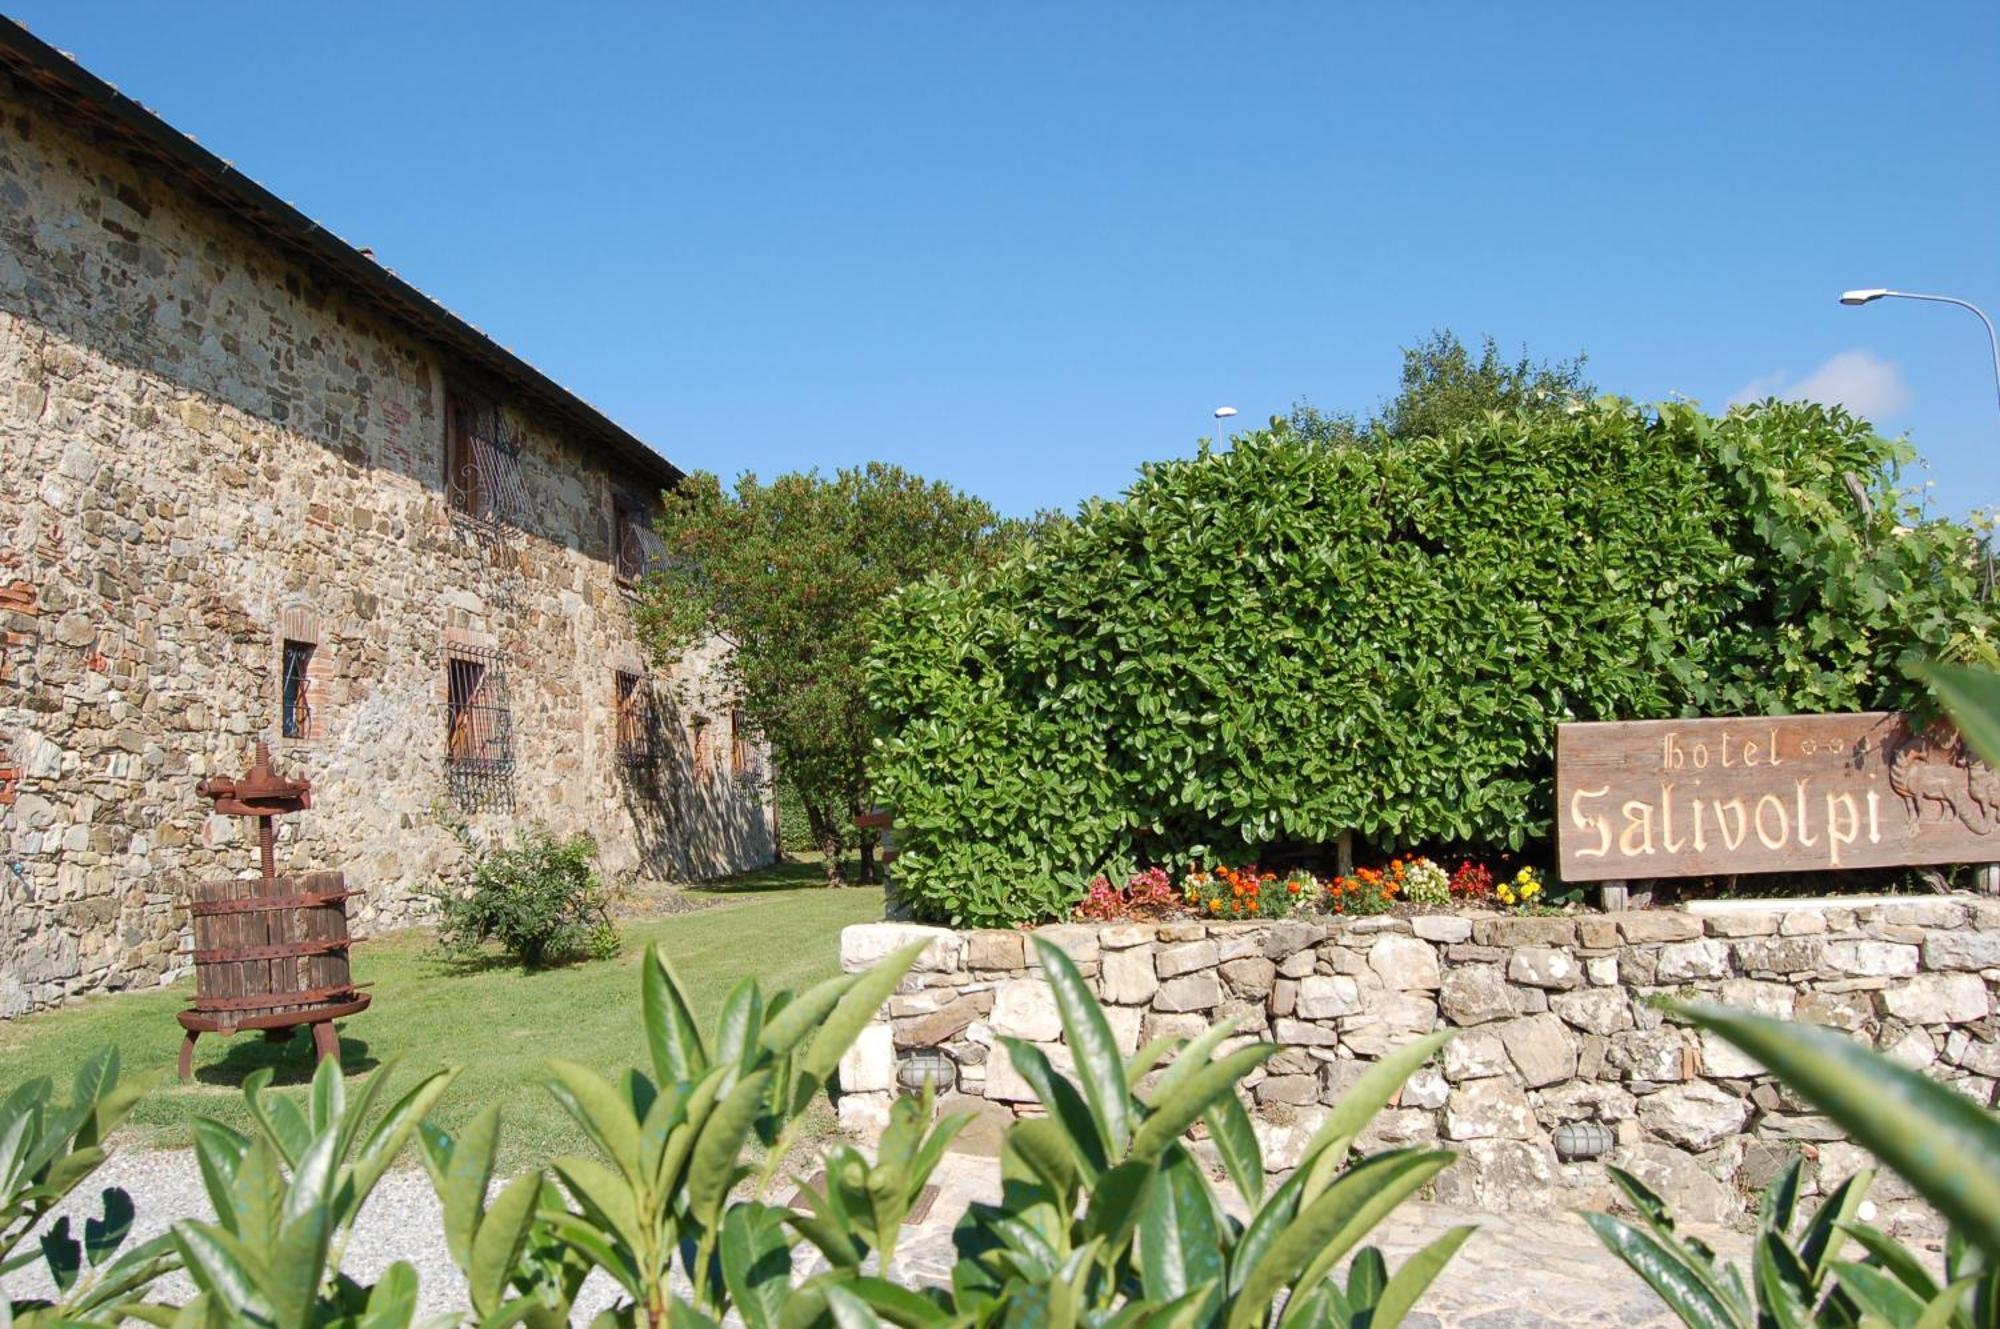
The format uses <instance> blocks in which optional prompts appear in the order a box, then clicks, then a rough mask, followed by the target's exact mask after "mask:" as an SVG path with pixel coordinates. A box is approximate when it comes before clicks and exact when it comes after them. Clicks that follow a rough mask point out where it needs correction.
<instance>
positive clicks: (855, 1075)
mask: <svg viewBox="0 0 2000 1329" xmlns="http://www.w3.org/2000/svg"><path fill="white" fill-rule="evenodd" d="M838 1073H839V1076H840V1091H841V1093H842V1094H870V1093H888V1092H890V1091H891V1090H893V1089H895V1087H896V1040H895V1036H894V1034H893V1032H892V1031H891V1030H890V1028H889V1026H888V1025H886V1024H881V1023H879V1022H878V1023H871V1024H866V1025H863V1026H862V1028H861V1033H860V1035H859V1036H858V1037H856V1038H855V1040H854V1042H852V1043H851V1044H849V1045H848V1048H847V1051H846V1052H845V1053H843V1054H841V1058H840V1070H839V1072H838Z"/></svg>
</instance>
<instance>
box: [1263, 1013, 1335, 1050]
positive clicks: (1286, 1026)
mask: <svg viewBox="0 0 2000 1329" xmlns="http://www.w3.org/2000/svg"><path fill="white" fill-rule="evenodd" d="M1271 1035H1272V1037H1273V1038H1275V1039H1276V1040H1277V1041H1278V1042H1280V1043H1283V1044H1286V1045H1288V1046H1296V1047H1333V1046H1334V1045H1335V1044H1337V1043H1339V1042H1340V1031H1339V1030H1337V1029H1335V1028H1334V1027H1333V1026H1332V1025H1330V1024H1316V1023H1314V1022H1312V1021H1309V1020H1285V1019H1279V1020H1276V1021H1273V1022H1272V1028H1271Z"/></svg>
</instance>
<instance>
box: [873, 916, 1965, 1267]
mask: <svg viewBox="0 0 2000 1329" xmlns="http://www.w3.org/2000/svg"><path fill="white" fill-rule="evenodd" d="M1036 935H1039V936H1042V937H1045V938H1047V939H1049V940H1050V941H1053V942H1055V943H1056V944H1058V945H1060V946H1061V947H1062V948H1063V949H1064V951H1066V952H1067V953H1068V954H1069V955H1070V957H1071V958H1072V959H1074V960H1075V961H1076V962H1077V964H1078V966H1079V968H1080V969H1081V971H1082V973H1083V975H1084V977H1085V979H1086V980H1087V981H1088V982H1089V983H1090V984H1091V986H1092V988H1093V990H1094V991H1096V992H1097V994H1098V995H1099V997H1100V999H1101V1000H1103V1001H1104V1002H1105V1003H1106V1011H1107V1014H1108V1015H1109V1017H1110V1022H1111V1026H1112V1029H1113V1031H1114V1033H1115V1034H1116V1036H1117V1038H1118V1041H1119V1042H1120V1044H1121V1045H1122V1046H1123V1047H1124V1048H1125V1050H1126V1051H1127V1052H1128V1053H1129V1052H1131V1051H1133V1050H1135V1049H1137V1048H1138V1047H1139V1046H1140V1044H1141V1043H1143V1042H1144V1041H1146V1040H1149V1039H1151V1038H1154V1037H1156V1036H1158V1035H1161V1034H1182V1035H1193V1034H1196V1033H1199V1032H1201V1031H1202V1030H1204V1029H1206V1028H1208V1027H1209V1026H1210V1025H1211V1024H1212V1023H1213V1022H1214V1021H1216V1020H1219V1019H1222V1018H1224V1017H1229V1016H1234V1017H1236V1018H1237V1019H1238V1020H1239V1021H1240V1025H1239V1028H1240V1030H1241V1034H1242V1036H1243V1037H1245V1038H1249V1037H1253V1036H1254V1037H1259V1038H1267V1039H1271V1040H1274V1041H1276V1042H1278V1043H1281V1044H1283V1045H1284V1050H1283V1051H1281V1052H1280V1053H1279V1054H1278V1055H1277V1056H1275V1057H1273V1058H1272V1059H1271V1060H1270V1061H1269V1062H1267V1063H1266V1064H1265V1066H1264V1068H1263V1069H1262V1070H1260V1071H1256V1072H1253V1073H1252V1074H1251V1076H1250V1078H1249V1079H1248V1080H1247V1081H1246V1082H1245V1087H1246V1088H1247V1090H1248V1092H1249V1096H1250V1100H1251V1103H1252V1107H1253V1109H1254V1110H1253V1119H1254V1121H1255V1122H1256V1125H1257V1130H1258V1134H1259V1136H1260V1138H1261V1139H1262V1141H1263V1147H1264V1150H1265V1154H1266V1159H1267V1163H1268V1165H1269V1166H1270V1167H1271V1168H1273V1169H1274V1170H1280V1171H1282V1170H1285V1169H1288V1168H1289V1167H1291V1166H1293V1165H1294V1164H1295V1163H1296V1160H1297V1157H1298V1151H1299V1150H1300V1149H1301V1148H1302V1147H1303V1146H1304V1144H1305V1143H1306V1141H1307V1140H1308V1139H1309V1138H1310V1137H1311V1136H1312V1134H1313V1132H1314V1130H1315V1129H1316V1128H1317V1127H1318V1125H1319V1123H1320V1122H1321V1120H1322V1119H1323V1118H1324V1116H1325V1114H1326V1112H1327V1111H1328V1106H1327V1105H1328V1104H1331V1103H1333V1102H1334V1101H1335V1100H1336V1099H1338V1097H1339V1096H1340V1094H1341V1092H1342V1090H1343V1089H1344V1088H1345V1086H1346V1085H1348V1084H1349V1083H1350V1082H1351V1081H1352V1080H1353V1078H1354V1077H1355V1076H1356V1075H1357V1074H1358V1073H1359V1072H1360V1071H1361V1070H1362V1069H1364V1068H1365V1067H1366V1065H1367V1064H1368V1063H1369V1062H1370V1061H1372V1060H1373V1059H1375V1058H1377V1057H1380V1056H1381V1055H1383V1053H1385V1052H1386V1051H1388V1050H1389V1049H1391V1048H1393V1047H1396V1046H1398V1045H1400V1044H1402V1043H1404V1042H1406V1041H1408V1040H1410V1039H1412V1038H1414V1037H1416V1036H1418V1035H1420V1034H1424V1033H1428V1032H1430V1031H1431V1030H1433V1029H1437V1028H1443V1027H1456V1028H1459V1029H1462V1030H1463V1031H1464V1032H1463V1033H1462V1034H1461V1035H1460V1036H1459V1037H1458V1038H1456V1039H1454V1040H1453V1041H1452V1042H1451V1043H1450V1044H1448V1045H1447V1047H1446V1050H1445V1052H1444V1055H1443V1056H1442V1057H1441V1058H1440V1059H1439V1060H1438V1061H1437V1062H1434V1063H1433V1064H1432V1065H1431V1066H1430V1067H1428V1068H1426V1069H1425V1070H1423V1071H1420V1072H1419V1073H1418V1074H1417V1075H1416V1076H1415V1077H1414V1078H1412V1079H1411V1081H1410V1082H1409V1084H1408V1085H1407V1086H1406V1087H1405V1088H1404V1090H1403V1092H1402V1095H1401V1097H1400V1098H1399V1099H1398V1100H1397V1101H1396V1102H1395V1103H1393V1104H1392V1105H1391V1106H1390V1107H1389V1108H1388V1109H1387V1110H1386V1111H1384V1112H1383V1113H1382V1114H1381V1116H1380V1117H1378V1118H1377V1120H1376V1121H1375V1123H1374V1125H1373V1127H1372V1128H1371V1131H1370V1134H1369V1136H1368V1138H1366V1139H1365V1140H1364V1141H1363V1144H1364V1147H1370V1148H1382V1147H1388V1146H1394V1145H1402V1144H1410V1143H1416V1142H1420V1141H1432V1140H1437V1141H1443V1142H1445V1143H1447V1144H1449V1145H1450V1146H1451V1147H1452V1148H1454V1149H1456V1150H1458V1152H1459V1155H1460V1159H1459V1162H1458V1163H1457V1164H1456V1165H1455V1166H1454V1167H1452V1168H1451V1169H1449V1170H1448V1171H1447V1172H1446V1173H1445V1174H1444V1176H1443V1177H1442V1178H1441V1179H1440V1181H1439V1182H1438V1185H1437V1190H1438V1198H1439V1199H1441V1200H1443V1201H1446V1202H1448V1203H1458V1204H1465V1205H1470V1206H1477V1207H1481V1208H1489V1209H1514V1210H1521V1209H1537V1210H1546V1209H1547V1208H1548V1207H1549V1206H1551V1205H1562V1206H1565V1207H1577V1206H1581V1207H1596V1206H1602V1205H1604V1204H1606V1203H1608V1202H1609V1200H1610V1198H1611V1188H1610V1186H1609V1183H1608V1179H1607V1176H1606V1173H1605V1171H1604V1166H1603V1165H1604V1163H1605V1162H1610V1163H1616V1164H1618V1165H1620V1166H1622V1167H1624V1168H1626V1169H1628V1170H1630V1171H1631V1172H1633V1173H1635V1174H1637V1175H1638V1176H1639V1177H1641V1178H1642V1179H1644V1180H1645V1181H1647V1182H1648V1183H1649V1184H1651V1185H1653V1186H1655V1187H1656V1188H1658V1189H1660V1190H1661V1191H1662V1192H1664V1193H1665V1194H1667V1195H1668V1196H1669V1197H1671V1198H1672V1199H1673V1201H1674V1202H1675V1204H1676V1205H1677V1206H1678V1207H1679V1209H1680V1211H1681V1213H1682V1214H1683V1216H1685V1217H1688V1218H1692V1219H1702V1220H1708V1221H1728V1220H1731V1219H1735V1218H1738V1217H1740V1216H1742V1215H1743V1214H1745V1213H1746V1212H1749V1211H1750V1210H1751V1208H1752V1207H1753V1202H1752V1200H1751V1198H1750V1197H1751V1196H1753V1195H1754V1193H1755V1192H1756V1191H1757V1190H1759V1189H1760V1188H1761V1187H1762V1186H1763V1185H1764V1183H1765V1182H1766V1181H1768V1180H1769V1179H1770V1177H1771V1176H1772V1175H1773V1174H1774V1173H1775V1172H1776V1171H1777V1169H1778V1168H1779V1167H1780V1166H1782V1164H1783V1163H1784V1161H1785V1160H1786V1159H1787V1158H1788V1157H1789V1156H1790V1155H1792V1154H1793V1153H1794V1152H1800V1153H1803V1154H1804V1155H1805V1156H1806V1157H1807V1159H1808V1160H1809V1162H1810V1173H1811V1175H1812V1176H1813V1177H1814V1178H1815V1184H1817V1179H1818V1178H1822V1177H1823V1178H1827V1179H1830V1180H1833V1181H1838V1180H1840V1179H1843V1178H1845V1177H1846V1176H1848V1175H1849V1174H1851V1173H1852V1172H1854V1171H1855V1170H1856V1169H1858V1168H1859V1167H1861V1166H1863V1165H1864V1163H1865V1162H1866V1155H1865V1154H1864V1153H1863V1151H1862V1150H1861V1149H1860V1148H1858V1147H1857V1146H1855V1145H1853V1144H1851V1143H1849V1142H1848V1141H1846V1140H1845V1139H1843V1138H1842V1136H1841V1133H1840V1132H1839V1130H1838V1129H1837V1128H1835V1127H1834V1126H1833V1124H1832V1123H1831V1122H1829V1121H1827V1120H1826V1119H1825V1118H1824V1117H1821V1116H1818V1115H1816V1114H1815V1113H1814V1112H1812V1111H1811V1110H1810V1108H1808V1107H1807V1106H1806V1105H1804V1104H1802V1103H1800V1102H1798V1101H1797V1100H1796V1099H1794V1098H1792V1097H1791V1095H1789V1094H1788V1093H1787V1092H1786V1091H1785V1090H1784V1089H1782V1088H1781V1087H1780V1086H1779V1085H1778V1084H1777V1083H1776V1082H1775V1081H1774V1080H1772V1079H1771V1077H1769V1076H1768V1075H1765V1074H1763V1073H1762V1071H1761V1069H1760V1068H1759V1067H1758V1066H1757V1065H1756V1063H1754V1062H1752V1061H1750V1060H1749V1059H1748V1058H1746V1057H1744V1056H1743V1055H1742V1054H1740V1053H1738V1052H1736V1051H1735V1050H1734V1049H1733V1048H1731V1047H1730V1046H1729V1045H1727V1044H1726V1043H1723V1042H1721V1041H1720V1040H1719V1039H1716V1038H1714V1037H1713V1036H1711V1035H1706V1034H1701V1033H1698V1032H1697V1031H1695V1030H1692V1029H1688V1028H1684V1027H1680V1026H1677V1025H1674V1024H1671V1023H1667V1022H1665V1021H1664V1020H1663V1019H1662V1017H1661V1015H1660V1013H1659V1012H1658V1011H1657V1010H1656V1009H1654V1008H1653V1007H1652V1006H1651V1005H1649V1004H1648V1003H1647V1001H1646V1000H1645V999H1646V998H1648V997H1652V996H1656V995H1669V996H1677V997H1702V998H1708V999H1713V1000H1719V1001H1724V1002H1728V1003H1730V1004H1733V1005H1737V1006H1743V1007H1748V1008H1751V1009H1754V1010H1758V1011H1762V1012H1764V1013H1766V1014H1769V1015H1774V1016H1777V1017H1780V1018H1784V1019H1795V1020H1801V1021H1809V1022H1812V1023H1816V1024H1823V1025H1830V1026H1833V1027H1835V1028H1838V1029H1843V1030H1846V1031H1848V1032H1849V1033H1851V1034H1852V1035H1853V1036H1855V1037H1856V1038H1858V1039H1861V1040H1863V1041H1865V1042H1867V1043H1869V1044H1871V1045H1873V1046H1875V1047H1877V1048H1880V1049H1881V1050H1883V1051H1884V1052H1886V1053H1888V1054H1889V1055H1890V1056H1892V1057H1894V1058H1896V1059H1897V1060H1899V1061H1901V1062H1903V1063H1904V1064H1906V1065H1909V1066H1913V1067H1917V1068H1919V1069H1921V1070H1923V1071H1924V1072H1925V1073H1927V1074H1930V1075H1933V1076H1935V1077H1937V1078H1938V1079H1940V1080H1942V1081H1945V1082H1947V1083H1949V1084H1951V1085H1952V1086H1953V1087H1955V1088H1957V1089H1959V1090H1961V1091H1962V1092H1964V1093H1966V1094H1967V1095H1968V1096H1970V1097H1972V1098H1974V1099H1975V1100H1976V1101H1978V1102H1979V1103H1981V1104H1990V1103H1991V1102H1992V1101H1993V1096H1994V1088H1995V1081H1996V1077H2000V1042H1996V1034H2000V1022H1996V1019H1995V1014H1994V1010H1995V1006H1994V1000H1993V984H1994V983H1995V981H2000V901H1991V900H1985V899H1975V898H1949V899H1947V898H1926V899H1919V900H1908V901H1885V902H1883V903H1880V904H1869V905H1864V906H1859V907H1830V908H1829V907H1811V906H1804V905H1801V906H1799V907H1782V906H1780V907H1773V908H1765V909H1754V910H1743V911H1736V912H1726V913H1714V914H1706V915H1697V914H1693V913H1686V912H1679V911H1671V910H1645V911H1635V912H1630V913H1616V914H1587V915H1579V916H1574V917H1546V918H1538V917H1514V916H1497V915H1484V916H1467V917H1459V916H1433V917H1417V918H1397V917H1380V918H1370V919H1359V920H1350V921H1334V922H1331V923H1320V922H1306V921H1299V920H1286V921H1279V922H1263V923H1201V922H1186V923H1160V924H1146V925H1131V924H1120V925H1103V926H1098V925H1084V924H1064V925H1059V926H1051V927H1045V928H1042V929H1040V930H1039V932H1038V933H1037V934H1036ZM1027 937H1028V934H1025V933H1020V932H952V931H948V930H945V929H941V928H927V927H919V926H915V925H911V924H903V923H871V924H862V925H859V926H855V927H850V928H848V929H846V931H845V932H844V933H843V934H842V937H841V962H842V965H843V967H844V968H847V969H849V970H854V969H859V968H863V967H865V966H867V965H868V964H871V963H873V962H874V961H875V960H877V959H880V958H881V957H882V956H884V955H886V954H888V953H889V952H890V951H892V950H894V949H896V948H897V947H899V946H902V945H905V944H907V943H909V942H911V941H914V940H918V939H922V938H929V939H931V945H930V947H929V949H928V950H926V951H925V952H924V954H923V957H922V958H921V959H920V960H919V961H918V964H917V966H916V968H915V970H914V971H913V972H912V973H911V974H910V975H909V976H908V978H906V979H905V980H904V982H903V984H902V986H901V988H900V989H899V990H898V991H897V993H896V995H895V996H893V997H892V998H890V1000H889V1003H888V1005H887V1006H886V1008H885V1009H884V1011H883V1013H882V1018H881V1019H880V1021H878V1022H877V1023H874V1024H872V1025H870V1026H869V1027H868V1029H867V1031H866V1032H865V1033H864V1034H863V1036H862V1038H861V1039H860V1040H859V1041H858V1042H857V1044H856V1046H855V1048H854V1050H853V1051H852V1052H850V1054H849V1055H848V1058H847V1060H846V1061H844V1062H843V1063H842V1066H841V1084H842V1088H843V1091H844V1094H843V1097H842V1098H841V1101H840V1112H841V1120H842V1122H843V1124H845V1125H847V1126H848V1127H849V1128H850V1129H855V1130H859V1131H862V1132H864V1133H865V1132H868V1131H871V1130H873V1129H878V1128H879V1125H880V1123H881V1121H882V1120H883V1118H884V1115H885V1113H886V1111H887V1108H888V1104H889V1102H890V1094H891V1092H892V1090H893V1087H894V1076H895V1069H896V1061H897V1059H898V1057H899V1056H901V1055H902V1054H905V1053H907V1052H908V1051H910V1050H912V1049H915V1048H919V1047H938V1048H942V1049H943V1050H944V1051H945V1052H947V1053H948V1054H949V1055H950V1056H951V1057H952V1059H953V1060H954V1061H955V1062H956V1063H957V1064H958V1066H959V1075H960V1085H961V1090H962V1092H963V1093H965V1094H967V1095H970V1096H973V1097H977V1098H983V1099H986V1100H989V1101H990V1102H993V1103H999V1104H1006V1105H1008V1106H1009V1107H1011V1108H1013V1109H1014V1110H1016V1111H1030V1110H1035V1109H1034V1108H1033V1100H1034V1094H1033V1092H1032V1090H1030V1089H1029V1087H1028V1085H1027V1084H1026V1083H1025V1082H1024V1081H1023V1080H1022V1079H1021V1077H1020V1076H1018V1075H1016V1074H1015V1073H1014V1071H1013V1068H1012V1067H1011V1065H1010V1064H1009V1063H1008V1061H1007V1057H1006V1053H1005V1051H1004V1049H1002V1048H1000V1047H999V1046H998V1043H997V1040H998V1038H999V1037H1000V1036H1002V1035H1009V1036H1012V1037H1016V1038H1022V1039H1026V1040H1029V1041H1031V1042H1034V1043H1036V1044H1039V1045H1041V1046H1042V1047H1043V1049H1044V1050H1045V1051H1046V1052H1047V1053H1048V1054H1049V1057H1050V1059H1051V1061H1053V1062H1054V1064H1055V1065H1057V1066H1058V1067H1059V1068H1062V1069H1068V1068H1069V1067H1070V1066H1071V1065H1072V1062H1071V1060H1070V1056H1069V1051H1068V1049H1067V1048H1066V1047H1065V1046H1064V1045H1063V1040H1062V1030H1061V1026H1060V1023H1059V1021H1058V1020H1057V1017H1056V1009H1055V1004H1054V1001H1053V999H1052V997H1051V996H1050V993H1049V990H1048V987H1047V985H1046V984H1045V983H1043V982H1042V981H1041V976H1040V972H1039V966H1038V965H1037V964H1036V963H1035V960H1034V951H1033V948H1032V947H1030V946H1028V944H1027ZM1575 1121H1596V1122H1601V1123H1603V1124H1604V1125H1605V1126H1606V1127H1608V1128H1609V1129H1610V1130H1611V1131H1612V1132H1614V1133H1615V1136H1616V1140H1617V1146H1616V1148H1615V1149H1614V1150H1613V1151H1612V1152H1611V1153H1610V1154H1608V1155H1606V1156H1605V1157H1604V1158H1603V1159H1601V1160H1598V1161H1594V1162H1564V1161H1563V1160H1561V1159H1560V1158H1558V1156H1557V1154H1556V1150H1555V1147H1554V1143H1553V1135H1554V1132H1555V1131H1556V1130H1557V1128H1559V1127H1560V1126H1562V1125H1563V1124H1564V1123H1567V1122H1575ZM1875 1194H1876V1197H1877V1200H1878V1203H1879V1205H1880V1208H1881V1210H1882V1212H1881V1213H1879V1214H1878V1221H1882V1222H1887V1223H1890V1224H1893V1225H1896V1226H1899V1227H1904V1228H1921V1227H1924V1226H1926V1225H1928V1222H1929V1215H1928V1214H1927V1213H1926V1212H1925V1211H1923V1210H1922V1208H1921V1207H1920V1206H1919V1205H1917V1204H1916V1203H1915V1202H1914V1201H1913V1200H1911V1199H1910V1197H1909V1192H1908V1191H1907V1189H1905V1188H1903V1187H1901V1185H1900V1183H1899V1182H1898V1181H1897V1180H1896V1179H1895V1178H1894V1177H1888V1176H1885V1177H1884V1178H1883V1179H1882V1180H1881V1181H1880V1182H1878V1184H1877V1188H1876V1191H1875Z"/></svg>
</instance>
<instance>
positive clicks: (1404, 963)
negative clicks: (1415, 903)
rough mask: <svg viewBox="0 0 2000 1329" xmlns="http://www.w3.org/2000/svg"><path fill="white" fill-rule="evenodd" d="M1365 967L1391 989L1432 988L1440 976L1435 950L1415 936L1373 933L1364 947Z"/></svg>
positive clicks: (1435, 985) (1435, 986)
mask: <svg viewBox="0 0 2000 1329" xmlns="http://www.w3.org/2000/svg"><path fill="white" fill-rule="evenodd" d="M1368 967H1369V968H1370V969H1372V970H1374V971H1375V973H1376V975H1377V976H1378V977H1379V978H1380V979H1381V980H1382V984H1383V986H1385V987H1388V988H1393V989H1401V990H1406V991H1425V992H1429V991H1435V990H1436V989H1437V986H1438V982H1439V979H1440V974H1439V972H1438V958H1437V952H1436V951H1435V950H1433V949H1431V945H1430V943H1429V942H1424V941H1419V940H1417V939H1416V938H1415V937H1405V936H1398V935H1393V934H1391V935H1386V936H1381V937H1377V938H1376V939H1375V942H1374V944H1373V945H1371V946H1370V947H1369V948H1368Z"/></svg>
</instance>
